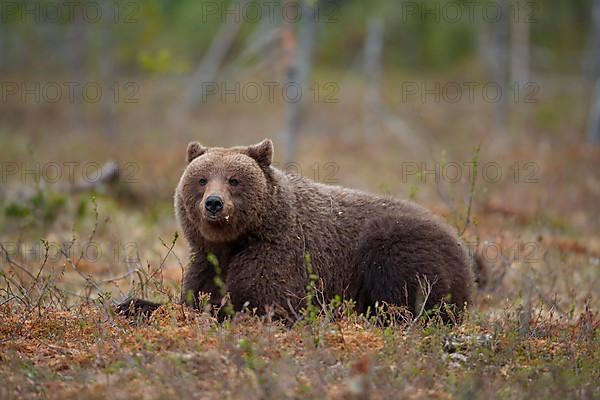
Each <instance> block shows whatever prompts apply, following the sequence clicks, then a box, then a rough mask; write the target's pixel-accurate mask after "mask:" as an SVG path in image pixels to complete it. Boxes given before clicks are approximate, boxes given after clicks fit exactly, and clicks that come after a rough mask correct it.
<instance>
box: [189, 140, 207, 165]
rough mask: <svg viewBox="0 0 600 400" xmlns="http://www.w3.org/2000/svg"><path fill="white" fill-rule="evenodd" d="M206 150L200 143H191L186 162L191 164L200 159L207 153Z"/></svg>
mask: <svg viewBox="0 0 600 400" xmlns="http://www.w3.org/2000/svg"><path fill="white" fill-rule="evenodd" d="M206 150H208V149H207V148H206V147H204V146H202V145H201V144H200V143H198V142H191V143H190V144H188V147H187V156H186V161H187V162H188V164H189V163H191V162H192V161H194V159H196V158H198V157H200V156H201V155H202V154H204V153H206Z"/></svg>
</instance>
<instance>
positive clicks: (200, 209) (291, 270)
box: [122, 140, 473, 317]
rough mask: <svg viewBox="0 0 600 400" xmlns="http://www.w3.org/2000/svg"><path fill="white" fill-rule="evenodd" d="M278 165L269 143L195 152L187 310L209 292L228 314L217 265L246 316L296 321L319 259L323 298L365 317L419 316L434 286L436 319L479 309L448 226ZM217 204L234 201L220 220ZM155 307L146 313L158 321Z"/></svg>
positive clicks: (185, 224)
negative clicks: (352, 306)
mask: <svg viewBox="0 0 600 400" xmlns="http://www.w3.org/2000/svg"><path fill="white" fill-rule="evenodd" d="M272 157H273V145H272V143H271V141H270V140H264V141H263V142H261V143H259V144H257V145H253V146H249V147H234V148H227V149H225V148H205V147H203V146H201V145H200V144H199V143H196V142H194V143H190V144H189V146H188V151H187V162H188V165H187V168H186V169H185V171H184V172H183V175H182V177H181V180H180V181H179V184H178V186H177V189H176V192H175V213H176V217H177V220H178V222H179V224H180V226H181V229H182V231H183V233H184V235H185V238H186V239H187V241H188V242H189V244H190V248H191V254H192V256H191V262H190V266H189V268H188V270H187V272H186V274H185V278H184V283H183V291H182V302H187V303H189V304H191V305H194V306H198V293H199V292H204V293H209V294H210V295H211V302H213V303H214V304H220V303H221V294H222V293H223V288H220V287H219V286H217V284H216V283H215V282H216V280H215V278H216V276H215V274H216V273H215V266H214V265H213V263H211V262H210V260H209V259H213V260H214V258H212V256H210V257H209V254H213V255H214V256H215V257H216V260H218V263H219V267H220V270H221V274H222V275H221V280H222V282H223V283H224V287H225V288H226V290H227V292H229V293H230V296H231V302H232V304H233V306H234V308H235V309H236V310H240V309H242V307H244V306H248V307H249V308H250V309H252V308H256V309H257V310H258V312H260V313H264V312H265V311H266V310H268V309H270V310H274V312H275V314H276V315H277V316H281V317H288V316H291V315H295V314H296V313H297V312H298V310H299V309H300V308H301V307H302V306H303V305H304V304H305V299H306V288H307V285H308V283H309V277H308V272H307V260H308V259H309V260H310V265H311V267H312V271H313V273H314V274H316V275H318V277H319V283H318V284H317V287H318V289H320V291H322V295H323V297H324V299H325V300H329V299H332V298H334V297H335V296H336V295H339V296H341V297H342V298H344V299H354V300H355V301H356V305H357V309H358V311H360V312H366V311H367V310H368V309H369V307H371V309H372V307H373V306H374V305H375V303H376V302H379V303H380V304H382V302H386V303H388V304H393V305H399V306H406V307H407V308H408V310H410V311H411V312H412V313H413V314H415V313H418V312H419V309H417V305H418V302H419V299H421V301H422V300H423V299H424V297H423V296H422V295H421V293H422V289H423V287H424V286H426V285H427V284H429V285H431V291H430V294H429V296H428V297H427V298H426V303H425V308H426V309H429V308H432V307H434V306H436V305H438V304H440V303H441V302H442V301H444V302H445V303H447V304H449V305H453V306H455V307H456V309H457V310H459V311H460V310H462V309H463V307H464V306H465V305H466V304H467V303H469V302H470V299H471V291H472V287H473V273H472V270H471V267H470V263H469V262H468V257H467V254H466V251H465V249H464V248H463V246H462V245H461V244H460V243H459V240H458V238H457V237H456V235H455V234H454V233H453V232H452V230H451V229H450V228H449V227H448V226H447V225H446V224H445V223H444V222H442V221H441V219H439V218H438V217H436V216H434V215H433V214H432V213H431V212H430V211H428V210H427V209H425V208H423V207H421V206H418V205H416V204H414V203H410V202H408V201H403V200H396V199H390V198H383V197H379V196H375V195H372V194H368V193H364V192H361V191H357V190H352V189H346V188H342V187H336V186H328V185H324V184H320V183H316V182H313V181H311V180H309V179H306V178H303V177H298V176H289V175H286V174H284V173H283V172H281V171H280V170H278V169H276V168H274V167H272V166H271V161H272ZM209 196H219V197H220V198H221V199H222V200H223V201H222V209H221V210H220V211H218V212H217V213H214V212H211V211H209V210H208V209H207V205H206V200H207V198H208V197H209ZM307 255H308V256H307ZM127 304H130V303H127ZM151 304H152V303H147V302H142V303H138V304H137V305H136V306H139V307H142V308H145V309H146V310H149V311H151V310H152V309H153V308H154V306H152V305H151ZM125 306H126V305H125V304H124V305H123V306H122V307H123V309H124V308H125Z"/></svg>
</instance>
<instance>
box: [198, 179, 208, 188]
mask: <svg viewBox="0 0 600 400" xmlns="http://www.w3.org/2000/svg"><path fill="white" fill-rule="evenodd" d="M198 183H199V184H200V186H206V184H207V183H208V181H207V180H206V178H200V180H199V181H198Z"/></svg>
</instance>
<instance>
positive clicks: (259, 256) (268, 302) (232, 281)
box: [225, 244, 308, 320]
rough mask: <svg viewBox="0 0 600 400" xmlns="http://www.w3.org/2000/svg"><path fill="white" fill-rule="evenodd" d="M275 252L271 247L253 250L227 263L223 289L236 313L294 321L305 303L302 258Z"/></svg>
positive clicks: (271, 245)
mask: <svg viewBox="0 0 600 400" xmlns="http://www.w3.org/2000/svg"><path fill="white" fill-rule="evenodd" d="M277 249H278V247H277V246H276V245H273V244H270V245H265V244H263V245H257V246H253V247H251V248H248V249H245V250H244V251H243V252H241V253H240V254H238V255H236V257H234V258H233V259H232V260H231V262H230V263H229V265H228V268H227V277H226V279H225V285H226V290H227V291H228V292H229V293H230V295H231V301H232V303H233V307H234V309H235V310H236V311H240V310H242V309H243V308H244V307H247V308H248V309H250V310H253V309H256V312H257V313H258V314H260V315H264V314H267V313H272V314H273V316H275V317H276V318H282V319H288V320H295V319H296V318H297V315H298V314H299V312H300V309H301V308H302V306H303V304H304V302H305V300H306V285H307V282H308V273H307V270H306V267H305V261H304V257H303V256H302V255H301V254H294V252H290V251H287V250H286V251H285V253H284V252H282V251H277ZM282 253H284V254H282Z"/></svg>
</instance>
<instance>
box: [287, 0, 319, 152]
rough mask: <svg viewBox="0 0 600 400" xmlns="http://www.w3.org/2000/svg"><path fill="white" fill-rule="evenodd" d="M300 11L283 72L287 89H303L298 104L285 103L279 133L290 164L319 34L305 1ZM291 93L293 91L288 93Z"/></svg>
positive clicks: (288, 25)
mask: <svg viewBox="0 0 600 400" xmlns="http://www.w3.org/2000/svg"><path fill="white" fill-rule="evenodd" d="M317 7H318V5H317ZM301 8H302V18H301V20H300V32H299V39H298V44H297V46H295V45H292V48H291V49H289V50H290V51H291V52H292V54H291V55H290V57H289V60H288V65H287V68H286V86H287V87H291V86H295V87H297V88H301V89H302V95H301V96H300V99H299V100H297V101H286V104H287V111H286V126H285V128H284V130H283V133H282V139H283V146H284V151H285V157H286V161H287V162H291V161H292V160H293V159H294V157H295V156H296V152H297V146H298V136H299V134H300V128H301V125H302V122H303V118H304V116H305V111H306V110H305V109H306V99H307V98H309V97H310V93H309V87H308V78H309V76H310V72H311V69H312V54H313V49H314V43H315V39H316V36H317V30H318V21H317V20H315V18H314V10H312V9H311V7H310V6H309V5H308V3H307V0H303V1H302V2H301ZM286 28H287V29H288V35H290V36H291V37H290V38H289V39H290V40H293V33H292V31H293V27H292V23H291V22H288V24H287V27H286ZM292 90H293V89H292ZM291 93H292V91H290V94H291Z"/></svg>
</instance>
